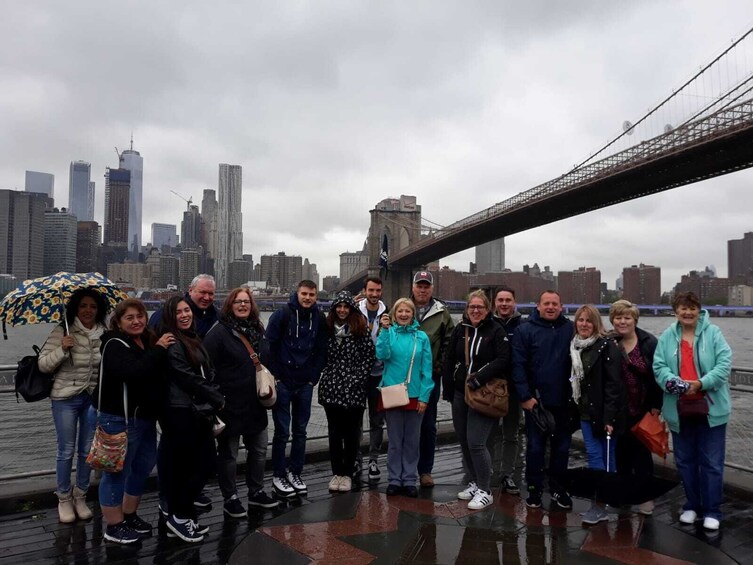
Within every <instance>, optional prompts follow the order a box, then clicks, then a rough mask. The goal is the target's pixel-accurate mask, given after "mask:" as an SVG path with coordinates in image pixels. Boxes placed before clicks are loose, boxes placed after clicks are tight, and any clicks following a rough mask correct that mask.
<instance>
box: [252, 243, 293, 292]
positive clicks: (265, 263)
mask: <svg viewBox="0 0 753 565" xmlns="http://www.w3.org/2000/svg"><path fill="white" fill-rule="evenodd" d="M302 275H303V261H302V260H301V256H300V255H285V252H284V251H280V252H279V253H277V254H276V255H262V256H261V280H262V281H264V282H266V283H267V285H268V286H270V287H277V288H279V289H281V290H283V291H285V290H293V289H294V288H296V287H297V286H298V283H299V282H300V281H301V279H302V278H303V276H302Z"/></svg>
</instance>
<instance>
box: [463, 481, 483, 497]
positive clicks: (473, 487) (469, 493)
mask: <svg viewBox="0 0 753 565" xmlns="http://www.w3.org/2000/svg"><path fill="white" fill-rule="evenodd" d="M477 490H478V485H477V484H476V483H474V482H473V481H471V482H470V483H468V488H466V489H464V490H461V491H460V492H459V493H458V498H459V499H460V500H471V499H472V498H473V495H474V494H476V491H477Z"/></svg>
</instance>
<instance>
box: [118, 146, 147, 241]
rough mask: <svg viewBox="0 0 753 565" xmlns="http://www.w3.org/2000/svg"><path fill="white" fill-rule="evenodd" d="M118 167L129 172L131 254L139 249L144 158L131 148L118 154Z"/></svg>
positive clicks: (129, 239) (128, 238)
mask: <svg viewBox="0 0 753 565" xmlns="http://www.w3.org/2000/svg"><path fill="white" fill-rule="evenodd" d="M120 168H121V169H126V170H128V171H130V172H131V190H130V193H129V195H128V237H127V239H126V241H127V242H128V250H129V251H130V252H131V254H133V253H134V250H135V253H136V255H138V253H139V252H140V251H141V209H142V201H143V187H144V158H143V157H142V156H141V153H139V152H138V151H136V150H135V149H134V148H133V136H131V148H130V149H126V150H125V151H123V152H122V153H121V154H120Z"/></svg>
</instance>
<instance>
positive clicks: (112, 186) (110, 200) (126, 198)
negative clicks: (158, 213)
mask: <svg viewBox="0 0 753 565" xmlns="http://www.w3.org/2000/svg"><path fill="white" fill-rule="evenodd" d="M130 193H131V171H129V170H127V169H110V168H109V167H108V168H107V172H106V173H105V240H104V243H105V245H116V246H122V247H128V214H129V202H130Z"/></svg>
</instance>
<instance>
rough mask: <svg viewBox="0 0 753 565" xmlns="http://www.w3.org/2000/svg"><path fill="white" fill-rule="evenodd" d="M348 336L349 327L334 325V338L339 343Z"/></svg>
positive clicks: (346, 325)
mask: <svg viewBox="0 0 753 565" xmlns="http://www.w3.org/2000/svg"><path fill="white" fill-rule="evenodd" d="M349 335H350V326H349V325H348V324H335V338H336V339H337V343H340V342H341V341H342V340H343V339H344V338H346V337H348V336H349Z"/></svg>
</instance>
